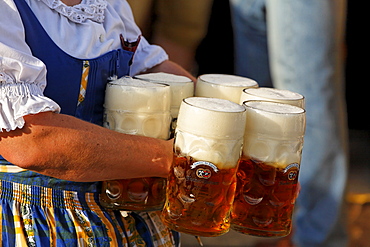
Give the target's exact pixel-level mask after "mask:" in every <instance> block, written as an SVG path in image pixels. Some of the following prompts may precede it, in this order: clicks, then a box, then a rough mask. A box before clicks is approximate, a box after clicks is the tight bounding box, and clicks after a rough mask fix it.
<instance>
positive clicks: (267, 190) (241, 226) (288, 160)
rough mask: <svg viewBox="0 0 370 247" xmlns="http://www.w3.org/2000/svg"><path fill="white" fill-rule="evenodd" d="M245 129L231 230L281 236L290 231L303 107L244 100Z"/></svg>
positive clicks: (295, 195)
mask: <svg viewBox="0 0 370 247" xmlns="http://www.w3.org/2000/svg"><path fill="white" fill-rule="evenodd" d="M244 106H246V129H245V134H244V142H243V152H242V157H241V159H240V162H239V168H238V172H237V189H236V194H235V199H234V204H233V211H232V214H231V215H232V216H231V218H232V220H231V227H232V229H234V230H236V231H238V232H241V233H244V234H249V235H256V236H261V237H262V236H263V237H281V236H285V235H288V234H289V232H290V230H291V219H292V213H293V209H294V204H295V200H296V197H297V195H298V174H299V168H300V161H301V153H302V147H303V137H304V132H305V123H306V122H305V110H304V109H302V108H300V107H297V106H292V105H288V104H281V103H276V102H267V101H246V102H244Z"/></svg>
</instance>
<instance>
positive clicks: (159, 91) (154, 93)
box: [100, 77, 171, 211]
mask: <svg viewBox="0 0 370 247" xmlns="http://www.w3.org/2000/svg"><path fill="white" fill-rule="evenodd" d="M170 100H171V92H170V87H169V86H168V85H164V84H156V83H151V82H146V81H141V80H137V79H133V78H130V77H123V78H121V79H118V80H116V81H112V82H110V83H109V84H108V85H107V88H106V100H105V105H104V107H105V120H104V126H105V127H107V128H109V129H112V130H115V131H117V132H120V133H125V134H132V135H142V136H148V137H153V138H159V139H164V140H166V139H168V137H169V129H170V124H171V116H170ZM166 182H167V181H166V179H165V178H158V177H150V178H136V179H121V180H112V181H104V182H103V183H102V193H101V195H100V199H101V200H100V201H101V204H102V205H103V206H104V207H107V208H112V209H119V210H127V211H152V210H161V209H162V208H163V205H164V202H165V197H166V193H165V189H166Z"/></svg>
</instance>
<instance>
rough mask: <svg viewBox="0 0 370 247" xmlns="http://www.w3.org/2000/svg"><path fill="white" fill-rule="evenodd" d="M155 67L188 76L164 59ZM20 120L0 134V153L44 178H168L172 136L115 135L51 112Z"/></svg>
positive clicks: (73, 179) (85, 180)
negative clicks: (13, 127) (161, 137)
mask: <svg viewBox="0 0 370 247" xmlns="http://www.w3.org/2000/svg"><path fill="white" fill-rule="evenodd" d="M159 71H162V72H167V73H173V74H178V75H185V76H188V77H191V75H190V74H189V73H188V72H186V71H185V70H184V69H183V68H182V67H180V66H178V65H177V64H175V63H173V62H171V61H168V60H167V61H165V62H163V63H161V64H159V65H157V66H155V67H153V68H152V69H150V70H148V71H147V72H159ZM191 78H192V80H195V78H193V77H191ZM24 120H25V125H24V126H23V127H22V128H21V129H20V128H18V129H15V130H12V131H9V132H6V131H3V132H0V155H2V156H3V157H4V158H5V159H6V160H8V161H9V162H11V163H13V164H15V165H17V166H19V167H21V168H24V169H28V170H32V171H35V172H38V173H41V174H44V175H47V176H51V177H56V178H59V179H65V180H70V181H78V182H89V181H102V180H112V179H127V178H135V177H167V174H168V172H169V169H170V165H171V163H172V144H173V142H172V140H169V141H165V140H160V139H155V138H149V137H143V136H135V135H128V134H122V133H117V132H115V131H112V130H109V129H106V128H103V127H101V126H98V125H95V124H91V123H89V122H86V121H83V120H80V119H77V118H75V117H72V116H68V115H64V114H57V113H54V112H43V113H38V114H33V115H27V116H24Z"/></svg>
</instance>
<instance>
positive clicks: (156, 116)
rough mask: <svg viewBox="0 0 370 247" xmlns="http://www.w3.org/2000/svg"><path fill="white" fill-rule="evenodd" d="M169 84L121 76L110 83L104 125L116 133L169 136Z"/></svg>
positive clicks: (107, 90)
mask: <svg viewBox="0 0 370 247" xmlns="http://www.w3.org/2000/svg"><path fill="white" fill-rule="evenodd" d="M170 99H171V92H170V87H169V86H168V85H164V84H157V83H151V82H146V81H142V80H137V79H133V78H130V77H123V78H120V79H118V80H116V81H112V82H109V83H108V85H107V88H106V97H105V104H104V107H105V122H104V127H107V128H109V129H112V130H115V131H117V132H121V133H126V134H132V135H143V136H148V137H153V138H160V139H168V136H169V129H170V123H171V116H170Z"/></svg>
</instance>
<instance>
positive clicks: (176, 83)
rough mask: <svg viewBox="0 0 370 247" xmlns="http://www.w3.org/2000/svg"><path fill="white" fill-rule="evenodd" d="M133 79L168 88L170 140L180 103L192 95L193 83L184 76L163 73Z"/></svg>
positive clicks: (173, 132)
mask: <svg viewBox="0 0 370 247" xmlns="http://www.w3.org/2000/svg"><path fill="white" fill-rule="evenodd" d="M135 78H137V79H140V80H144V81H150V82H153V83H164V84H167V85H169V86H170V89H171V117H172V122H171V135H170V138H172V137H173V136H174V134H175V129H176V124H177V116H178V115H179V109H180V105H181V102H182V100H183V99H185V98H188V97H191V96H193V95H194V82H193V81H192V80H191V79H190V78H188V77H186V76H179V75H173V74H168V73H163V72H160V73H148V74H140V75H137V76H135Z"/></svg>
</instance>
